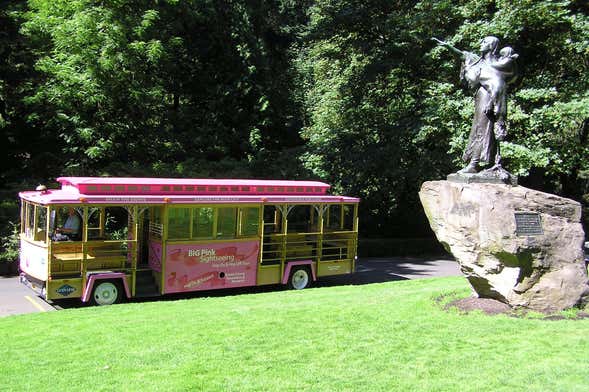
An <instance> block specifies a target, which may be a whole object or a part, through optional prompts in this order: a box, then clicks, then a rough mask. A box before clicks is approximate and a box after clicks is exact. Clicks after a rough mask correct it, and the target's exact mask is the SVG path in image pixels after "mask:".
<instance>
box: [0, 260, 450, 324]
mask: <svg viewBox="0 0 589 392" xmlns="http://www.w3.org/2000/svg"><path fill="white" fill-rule="evenodd" d="M460 275H461V273H460V270H459V268H458V263H456V262H455V261H454V260H451V259H444V258H430V259H423V258H410V257H382V258H363V259H360V260H359V262H358V265H357V266H356V273H355V274H353V275H344V276H332V277H327V278H322V279H321V280H320V281H319V282H317V284H316V286H319V287H327V286H338V285H346V284H352V285H363V284H370V283H383V282H391V281H395V280H407V279H420V278H431V277H442V276H460ZM272 289H273V288H271V287H270V288H268V287H258V288H253V289H252V288H248V289H233V290H232V291H230V292H227V290H223V291H222V292H216V294H215V293H214V295H231V294H239V293H241V292H250V291H251V290H256V291H267V290H272ZM206 295H211V292H208V293H206ZM174 298H176V297H175V296H172V297H170V299H174ZM59 305H60V306H56V307H57V308H58V309H59V308H60V307H64V308H65V307H77V306H80V302H79V301H77V300H76V301H66V302H62V303H60V304H59ZM53 310H55V308H54V307H53V306H52V305H50V304H48V303H47V302H45V301H43V300H42V299H41V298H39V297H37V296H36V294H35V293H34V292H33V291H31V290H29V289H28V288H27V287H25V286H23V285H21V284H20V283H19V282H18V278H2V277H0V317H4V316H9V315H14V314H22V313H33V312H47V311H53Z"/></svg>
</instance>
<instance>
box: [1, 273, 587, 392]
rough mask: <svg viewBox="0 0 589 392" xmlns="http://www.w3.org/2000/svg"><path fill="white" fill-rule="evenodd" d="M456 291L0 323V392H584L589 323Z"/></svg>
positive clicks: (369, 290)
mask: <svg viewBox="0 0 589 392" xmlns="http://www.w3.org/2000/svg"><path fill="white" fill-rule="evenodd" d="M469 293H470V289H469V287H468V284H467V282H466V281H465V279H463V278H456V277H454V278H434V279H421V280H413V281H399V282H388V283H381V284H370V285H360V286H339V287H326V288H316V289H308V290H302V291H275V292H265V293H259V294H246V295H236V296H227V297H206V298H193V299H188V300H178V301H155V302H145V303H129V304H123V305H115V306H111V307H86V308H79V309H70V310H64V311H59V312H50V313H38V314H30V315H21V316H11V317H7V318H3V319H0V342H2V344H1V345H0V358H2V361H1V362H0V379H1V383H2V388H1V389H2V390H15V391H19V390H35V391H49V390H51V391H55V390H62V389H71V388H76V389H80V390H94V391H95V390H117V391H119V390H129V391H134V390H162V391H164V390H165V391H171V390H174V391H179V390H186V391H188V390H207V391H211V390H213V391H215V390H217V391H228V390H231V391H277V390H282V391H290V390H293V391H294V390H309V391H342V390H349V391H357V390H370V391H392V390H407V391H409V390H428V391H497V390H504V391H508V390H509V391H513V390H567V391H574V390H579V391H581V390H587V388H589V372H587V364H588V363H589V320H558V321H547V320H541V319H534V318H513V317H508V316H503V315H500V316H487V315H483V314H481V313H478V312H475V313H471V314H468V315H464V314H460V313H458V312H457V311H453V310H450V311H446V310H443V309H442V307H441V306H440V305H439V304H438V303H437V301H436V298H438V297H440V296H441V295H446V296H448V295H451V296H456V297H467V296H468V295H469Z"/></svg>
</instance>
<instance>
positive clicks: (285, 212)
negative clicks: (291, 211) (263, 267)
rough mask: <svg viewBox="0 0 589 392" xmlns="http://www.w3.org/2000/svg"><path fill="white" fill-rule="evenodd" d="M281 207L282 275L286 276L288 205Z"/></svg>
mask: <svg viewBox="0 0 589 392" xmlns="http://www.w3.org/2000/svg"><path fill="white" fill-rule="evenodd" d="M281 207H282V208H281V209H280V210H281V211H280V212H281V214H282V233H281V234H282V246H281V252H280V277H281V278H282V277H283V276H284V269H285V267H284V264H285V263H286V237H287V234H286V233H288V217H287V215H288V205H286V204H285V205H282V206H281Z"/></svg>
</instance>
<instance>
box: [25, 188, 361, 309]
mask: <svg viewBox="0 0 589 392" xmlns="http://www.w3.org/2000/svg"><path fill="white" fill-rule="evenodd" d="M57 181H58V182H59V183H60V184H61V189H55V190H47V189H46V188H45V187H43V186H40V187H38V188H37V190H35V191H27V192H21V193H20V194H19V196H20V199H21V250H20V252H21V253H20V269H21V282H22V283H24V284H26V285H28V286H29V287H31V288H33V289H34V290H35V291H37V292H38V293H39V294H40V295H41V296H42V297H43V298H45V299H47V300H56V299H63V298H80V299H81V300H82V301H83V302H92V303H94V304H98V305H109V304H113V303H116V302H119V301H121V300H123V299H125V298H134V297H145V296H158V295H165V294H169V293H181V292H192V291H199V290H212V289H222V288H233V287H244V286H260V285H269V284H285V285H288V286H289V287H291V288H294V289H303V288H305V287H307V286H309V285H310V284H311V283H312V282H313V281H315V280H317V279H320V278H321V277H325V276H331V275H341V274H350V273H352V272H353V271H354V267H355V261H356V249H357V239H358V203H359V199H357V198H354V197H346V196H332V195H328V194H327V191H328V189H329V187H330V186H329V185H328V184H325V183H322V182H315V181H269V180H222V179H163V178H107V177H61V178H58V179H57ZM72 218H73V219H72ZM71 221H74V224H72V223H71ZM68 222H70V223H68ZM64 225H65V226H68V225H69V229H61V231H60V229H59V228H60V227H64ZM65 232H67V233H68V235H65V234H62V233H65Z"/></svg>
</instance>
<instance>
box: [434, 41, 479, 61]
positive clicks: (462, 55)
mask: <svg viewBox="0 0 589 392" xmlns="http://www.w3.org/2000/svg"><path fill="white" fill-rule="evenodd" d="M432 41H436V42H437V43H438V45H440V46H443V47H445V48H447V49H448V50H450V51H451V52H453V53H454V54H457V55H459V56H460V58H461V59H462V60H469V61H471V62H472V61H478V60H479V59H480V57H479V56H477V55H476V54H474V53H471V52H467V51H466V50H460V49H458V48H457V47H455V46H454V45H452V44H449V43H448V42H446V41H442V40H439V39H437V38H435V37H432Z"/></svg>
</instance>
